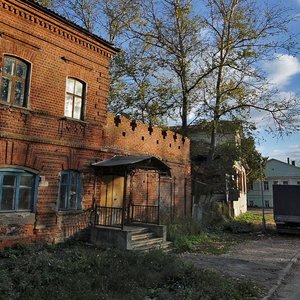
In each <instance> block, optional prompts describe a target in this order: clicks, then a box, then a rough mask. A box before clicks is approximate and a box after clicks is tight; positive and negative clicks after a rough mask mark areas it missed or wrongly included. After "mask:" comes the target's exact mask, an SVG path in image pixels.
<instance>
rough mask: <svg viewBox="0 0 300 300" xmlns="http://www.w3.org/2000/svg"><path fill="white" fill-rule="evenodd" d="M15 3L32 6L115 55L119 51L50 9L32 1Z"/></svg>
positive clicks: (25, 0)
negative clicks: (103, 46)
mask: <svg viewBox="0 0 300 300" xmlns="http://www.w3.org/2000/svg"><path fill="white" fill-rule="evenodd" d="M17 2H21V3H22V4H27V5H30V6H32V7H34V8H36V9H38V10H40V11H42V12H44V13H46V14H48V15H49V16H51V17H53V18H55V19H56V20H58V21H60V22H62V23H64V24H66V25H67V26H70V27H72V28H73V29H75V30H78V31H80V32H81V33H83V34H85V35H87V36H89V37H91V38H92V39H94V40H95V41H97V42H99V43H101V44H103V45H105V46H106V47H108V48H109V49H110V50H112V52H115V53H116V52H119V51H120V49H119V48H117V47H114V44H113V43H111V42H109V41H107V40H105V39H104V38H102V37H100V36H98V35H96V34H94V33H92V32H90V31H88V30H87V29H85V28H83V27H81V26H80V25H78V24H76V23H75V22H73V21H70V20H68V19H67V18H65V17H63V16H61V15H60V14H58V13H56V12H55V11H53V10H51V9H49V8H47V7H45V6H43V5H41V4H39V3H37V2H36V1H34V0H21V1H20V0H17Z"/></svg>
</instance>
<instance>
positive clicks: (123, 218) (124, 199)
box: [121, 168, 127, 230]
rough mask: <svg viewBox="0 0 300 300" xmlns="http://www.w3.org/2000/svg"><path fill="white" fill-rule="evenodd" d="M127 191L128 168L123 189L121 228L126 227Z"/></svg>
mask: <svg viewBox="0 0 300 300" xmlns="http://www.w3.org/2000/svg"><path fill="white" fill-rule="evenodd" d="M126 192H127V168H126V169H125V173H124V190H123V208H122V223H121V229H122V230H123V229H124V223H125V214H126Z"/></svg>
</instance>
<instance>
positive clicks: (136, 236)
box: [131, 232, 155, 241]
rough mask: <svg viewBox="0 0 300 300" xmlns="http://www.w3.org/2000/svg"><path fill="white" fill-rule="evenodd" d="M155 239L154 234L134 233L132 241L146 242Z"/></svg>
mask: <svg viewBox="0 0 300 300" xmlns="http://www.w3.org/2000/svg"><path fill="white" fill-rule="evenodd" d="M154 237H155V233H154V232H145V233H134V234H133V235H132V236H131V240H132V241H138V240H144V239H151V238H154Z"/></svg>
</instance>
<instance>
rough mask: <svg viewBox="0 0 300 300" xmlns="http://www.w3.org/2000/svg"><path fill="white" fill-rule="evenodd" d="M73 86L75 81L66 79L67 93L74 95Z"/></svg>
mask: <svg viewBox="0 0 300 300" xmlns="http://www.w3.org/2000/svg"><path fill="white" fill-rule="evenodd" d="M74 86H75V80H74V79H71V78H68V79H67V92H68V93H71V94H74Z"/></svg>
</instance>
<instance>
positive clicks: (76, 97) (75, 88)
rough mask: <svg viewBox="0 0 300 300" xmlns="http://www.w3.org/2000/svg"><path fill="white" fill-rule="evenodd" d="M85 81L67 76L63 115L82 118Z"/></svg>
mask: <svg viewBox="0 0 300 300" xmlns="http://www.w3.org/2000/svg"><path fill="white" fill-rule="evenodd" d="M84 100H85V83H84V82H82V81H79V80H77V79H75V78H67V86H66V100H65V116H66V117H69V118H73V119H78V120H83V112H84Z"/></svg>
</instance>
